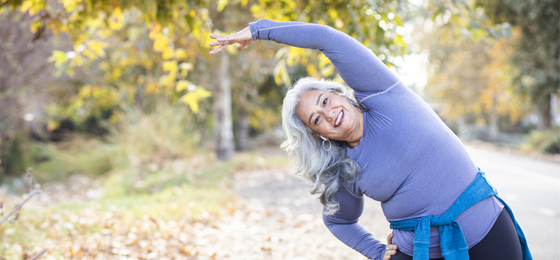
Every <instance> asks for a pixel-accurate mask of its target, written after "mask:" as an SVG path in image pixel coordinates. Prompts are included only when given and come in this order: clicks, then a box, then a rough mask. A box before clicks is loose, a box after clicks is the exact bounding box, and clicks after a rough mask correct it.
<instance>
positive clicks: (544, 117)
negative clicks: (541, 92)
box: [537, 95, 552, 131]
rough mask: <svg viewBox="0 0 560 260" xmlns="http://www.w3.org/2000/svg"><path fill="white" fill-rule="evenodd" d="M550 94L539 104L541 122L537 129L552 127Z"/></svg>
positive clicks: (543, 129)
mask: <svg viewBox="0 0 560 260" xmlns="http://www.w3.org/2000/svg"><path fill="white" fill-rule="evenodd" d="M550 96H551V95H548V96H547V97H546V98H545V100H544V102H542V103H541V105H540V106H539V117H540V118H539V124H538V126H537V129H538V130H539V131H545V130H548V129H550V128H552V113H550V110H551V106H550Z"/></svg>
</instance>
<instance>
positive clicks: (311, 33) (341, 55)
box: [210, 19, 399, 91]
mask: <svg viewBox="0 0 560 260" xmlns="http://www.w3.org/2000/svg"><path fill="white" fill-rule="evenodd" d="M249 33H250V35H251V38H249ZM211 37H212V38H214V39H216V40H217V42H214V43H211V44H210V45H211V46H220V47H218V48H217V49H215V50H213V51H212V52H211V54H215V53H217V52H219V51H221V50H222V49H223V48H225V47H227V44H230V45H231V44H234V43H239V45H238V46H237V49H238V50H241V49H243V48H245V47H246V46H247V45H249V44H252V43H253V42H254V41H256V40H271V41H275V42H277V43H281V44H286V45H290V46H294V47H300V48H309V49H318V50H320V51H322V52H323V53H324V54H325V55H326V56H327V57H328V58H329V59H330V60H331V62H332V63H333V64H334V66H335V67H336V69H337V70H338V72H339V74H340V76H342V78H343V79H344V81H345V82H346V84H348V86H350V87H351V88H353V89H354V90H357V91H376V90H385V89H387V88H389V87H390V86H392V85H394V84H395V83H397V82H398V81H399V79H398V78H397V76H396V75H395V74H393V73H392V72H391V71H390V70H389V69H388V68H387V66H386V65H385V64H383V62H381V61H380V60H379V59H378V58H377V56H375V54H373V52H372V51H371V50H369V49H368V48H366V47H365V46H364V45H363V44H361V43H360V42H358V41H356V40H355V39H354V38H352V37H350V36H348V35H347V34H345V33H343V32H340V31H338V30H335V29H333V28H331V27H329V26H326V25H319V24H311V23H302V22H275V21H271V20H266V19H261V20H259V21H257V22H254V23H250V24H249V27H248V28H245V29H244V30H242V31H240V32H238V33H235V34H233V35H231V36H217V35H211ZM227 41H229V42H227ZM226 42H227V43H226Z"/></svg>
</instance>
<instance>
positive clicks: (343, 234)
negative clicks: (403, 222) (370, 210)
mask: <svg viewBox="0 0 560 260" xmlns="http://www.w3.org/2000/svg"><path fill="white" fill-rule="evenodd" d="M335 196H336V198H337V199H340V210H339V211H338V212H337V213H335V214H334V215H330V216H329V215H323V222H325V225H326V226H327V228H328V229H329V230H330V231H331V233H332V234H333V235H334V236H335V237H336V238H338V239H339V240H340V241H342V242H343V243H345V244H346V245H347V246H349V247H351V248H353V249H354V250H356V251H358V252H360V253H361V254H363V255H364V256H366V257H368V258H369V259H376V260H381V259H383V260H387V259H391V255H394V254H396V250H397V246H396V245H392V243H391V240H392V236H391V235H389V237H387V242H388V244H389V245H388V246H386V245H384V244H383V243H381V241H379V240H377V239H376V238H375V237H373V235H372V234H371V233H369V232H368V231H367V230H366V229H365V228H364V227H363V226H362V225H360V224H359V223H358V219H359V217H360V216H361V215H362V211H363V208H364V198H363V197H360V198H357V197H355V196H354V195H352V194H350V192H349V191H348V190H347V189H346V188H345V187H342V186H341V187H340V188H339V190H338V191H337V192H336V194H335ZM386 247H388V248H389V250H388V251H386V250H385V248H386Z"/></svg>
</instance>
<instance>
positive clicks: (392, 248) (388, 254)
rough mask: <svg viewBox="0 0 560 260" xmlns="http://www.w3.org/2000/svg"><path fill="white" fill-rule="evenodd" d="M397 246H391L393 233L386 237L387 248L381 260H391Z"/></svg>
mask: <svg viewBox="0 0 560 260" xmlns="http://www.w3.org/2000/svg"><path fill="white" fill-rule="evenodd" d="M397 248H398V247H397V245H393V232H391V234H389V235H388V236H387V248H386V249H388V250H385V255H383V260H388V259H391V256H392V255H395V254H396V253H397Z"/></svg>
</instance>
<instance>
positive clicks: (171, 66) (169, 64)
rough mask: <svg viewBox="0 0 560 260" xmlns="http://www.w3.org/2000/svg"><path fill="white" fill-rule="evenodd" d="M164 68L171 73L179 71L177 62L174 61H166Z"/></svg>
mask: <svg viewBox="0 0 560 260" xmlns="http://www.w3.org/2000/svg"><path fill="white" fill-rule="evenodd" d="M162 68H163V71H168V72H169V73H170V74H174V73H177V63H175V62H174V61H164V62H163V66H162Z"/></svg>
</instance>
